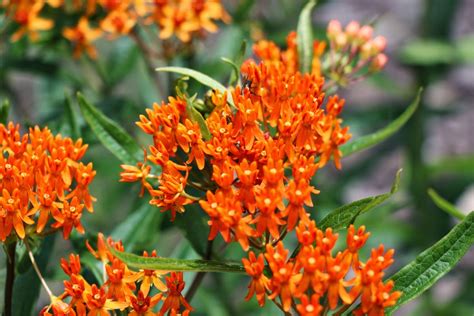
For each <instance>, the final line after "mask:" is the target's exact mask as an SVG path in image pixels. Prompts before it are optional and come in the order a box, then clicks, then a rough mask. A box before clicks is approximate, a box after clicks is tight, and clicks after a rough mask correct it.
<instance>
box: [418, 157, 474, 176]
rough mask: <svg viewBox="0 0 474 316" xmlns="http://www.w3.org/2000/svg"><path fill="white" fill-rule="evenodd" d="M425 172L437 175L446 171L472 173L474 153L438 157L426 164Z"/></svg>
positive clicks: (462, 173)
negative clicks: (436, 159) (438, 158)
mask: <svg viewBox="0 0 474 316" xmlns="http://www.w3.org/2000/svg"><path fill="white" fill-rule="evenodd" d="M426 169H427V173H428V174H430V175H431V176H435V175H436V176H438V175H443V174H447V173H459V174H461V175H464V176H466V175H471V176H473V175H474V154H466V155H459V156H451V157H446V158H443V159H440V160H438V161H436V162H433V163H431V164H429V165H428V166H426Z"/></svg>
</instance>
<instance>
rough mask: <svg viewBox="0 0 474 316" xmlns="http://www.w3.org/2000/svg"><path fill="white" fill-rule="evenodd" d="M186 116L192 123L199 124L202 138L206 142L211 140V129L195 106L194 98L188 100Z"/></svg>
mask: <svg viewBox="0 0 474 316" xmlns="http://www.w3.org/2000/svg"><path fill="white" fill-rule="evenodd" d="M186 114H187V115H188V116H189V118H190V119H191V121H193V122H196V123H198V125H199V129H200V130H201V135H202V138H204V139H205V140H209V139H211V132H210V131H209V127H207V124H206V120H204V117H202V115H201V113H199V111H198V110H196V108H195V107H194V106H193V100H192V98H186Z"/></svg>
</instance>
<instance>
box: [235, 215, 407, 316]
mask: <svg viewBox="0 0 474 316" xmlns="http://www.w3.org/2000/svg"><path fill="white" fill-rule="evenodd" d="M296 236H297V238H298V242H299V244H300V247H301V248H300V251H299V252H298V253H297V255H296V256H295V257H292V258H289V257H288V254H289V251H288V250H287V249H285V248H284V245H283V243H282V242H281V241H280V242H278V243H277V244H276V246H273V245H271V244H267V245H266V248H265V250H264V252H262V253H260V254H259V255H258V256H257V255H256V254H255V253H254V252H252V251H250V252H249V258H248V259H243V260H242V261H243V263H244V266H245V269H246V271H247V273H248V274H249V275H250V276H251V277H252V281H251V283H250V285H249V293H248V295H247V297H246V299H250V298H251V297H252V296H253V295H255V296H256V297H257V300H258V302H259V304H260V305H262V306H263V305H264V304H265V298H266V297H268V298H270V299H272V300H275V299H276V298H277V297H279V298H280V301H281V305H282V308H283V310H284V311H289V310H290V308H291V307H292V306H293V307H295V309H296V310H297V311H298V313H299V315H307V316H316V315H320V314H321V313H322V311H323V309H324V306H325V304H324V303H323V297H325V300H326V301H325V303H326V306H327V309H330V310H334V309H336V307H337V306H338V305H339V302H342V303H343V305H342V306H343V307H342V308H344V307H348V306H350V305H351V304H352V303H354V302H355V300H356V299H357V298H358V297H361V304H360V307H359V308H358V309H356V310H355V311H354V313H355V315H366V314H368V315H384V309H385V308H386V307H389V306H393V305H394V304H395V303H396V301H397V299H398V298H399V297H400V295H401V292H399V291H392V288H393V286H394V283H393V281H388V282H386V283H384V282H383V281H382V277H383V275H384V272H383V271H384V270H385V269H387V268H388V267H389V266H390V265H391V264H392V263H393V258H392V257H393V253H394V251H393V250H388V251H386V252H385V251H384V246H383V245H381V246H380V247H379V248H377V249H373V250H372V253H371V256H370V258H369V259H368V260H367V261H366V262H365V263H364V262H362V261H360V260H359V256H358V251H359V249H360V248H362V247H363V246H364V244H365V242H366V240H367V238H368V237H369V233H366V232H365V227H364V226H362V227H360V228H359V229H358V230H356V229H355V228H354V226H352V225H351V226H350V227H349V229H348V234H347V239H346V245H347V248H346V249H344V250H343V251H339V252H337V253H336V254H335V255H334V254H333V252H334V247H335V245H336V242H337V239H338V234H335V233H333V231H332V229H331V228H328V229H326V231H324V232H323V231H321V230H319V229H318V228H316V224H315V222H314V221H309V222H304V221H301V222H300V224H299V225H298V227H297V228H296ZM265 263H266V265H267V266H268V267H269V269H270V271H271V273H270V275H271V276H270V277H268V276H267V275H265V273H264V270H265V266H266V265H265ZM350 275H353V276H352V277H350V278H348V276H350Z"/></svg>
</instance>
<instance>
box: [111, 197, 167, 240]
mask: <svg viewBox="0 0 474 316" xmlns="http://www.w3.org/2000/svg"><path fill="white" fill-rule="evenodd" d="M163 217H164V214H162V213H161V212H160V210H159V209H158V208H157V207H155V206H152V205H150V204H149V203H148V201H145V203H143V204H142V205H141V207H140V208H138V209H137V210H136V211H134V212H133V213H132V214H130V215H129V216H128V217H127V218H126V219H125V220H124V221H122V222H121V223H120V225H118V226H117V227H116V228H115V229H114V230H113V231H112V233H111V236H112V238H114V239H120V240H121V241H122V243H123V245H124V247H125V248H126V249H134V247H135V246H136V245H137V244H140V245H141V244H143V243H146V242H147V241H148V240H150V239H152V238H151V237H150V236H154V235H156V232H157V231H158V228H159V226H160V224H161V221H162V220H163Z"/></svg>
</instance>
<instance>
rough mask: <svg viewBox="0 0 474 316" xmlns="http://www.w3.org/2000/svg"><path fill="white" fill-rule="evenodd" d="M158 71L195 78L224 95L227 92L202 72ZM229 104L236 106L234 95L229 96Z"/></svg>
mask: <svg viewBox="0 0 474 316" xmlns="http://www.w3.org/2000/svg"><path fill="white" fill-rule="evenodd" d="M155 70H156V71H164V72H174V73H177V74H180V75H183V76H188V77H191V78H193V79H194V80H196V81H198V82H200V83H202V84H203V85H205V86H207V87H209V88H211V89H214V90H218V91H219V92H221V93H224V92H226V91H227V88H226V87H224V85H222V84H221V83H220V82H218V81H216V80H214V79H212V78H211V77H209V76H208V75H205V74H203V73H202V72H199V71H196V70H193V69H189V68H184V67H160V68H156V69H155ZM227 102H229V104H231V105H232V106H233V105H234V100H232V95H231V94H230V93H228V94H227Z"/></svg>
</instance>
